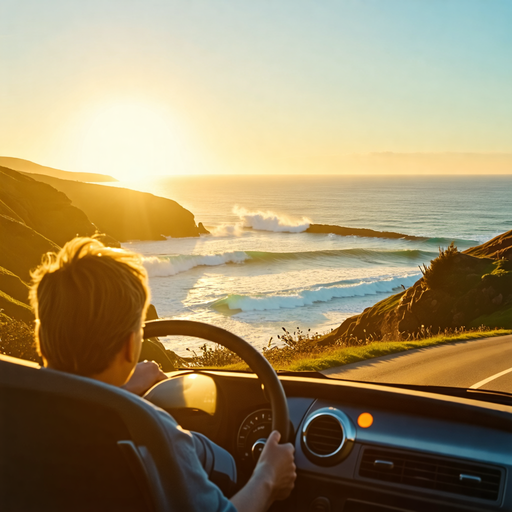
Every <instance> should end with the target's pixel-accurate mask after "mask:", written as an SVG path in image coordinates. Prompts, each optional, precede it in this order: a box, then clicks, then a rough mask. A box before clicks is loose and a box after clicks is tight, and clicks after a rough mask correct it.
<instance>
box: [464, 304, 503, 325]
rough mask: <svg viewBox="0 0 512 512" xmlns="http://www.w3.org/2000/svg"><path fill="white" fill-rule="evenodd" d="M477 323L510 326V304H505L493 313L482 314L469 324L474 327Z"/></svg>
mask: <svg viewBox="0 0 512 512" xmlns="http://www.w3.org/2000/svg"><path fill="white" fill-rule="evenodd" d="M477 325H501V326H503V327H506V328H512V305H511V306H505V307H504V308H502V309H500V310H498V311H495V312H494V313H490V314H488V315H482V316H480V317H478V318H477V319H475V320H474V321H473V322H471V324H470V326H471V327H472V326H475V327H476V326H477Z"/></svg>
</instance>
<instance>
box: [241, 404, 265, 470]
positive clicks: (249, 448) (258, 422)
mask: <svg viewBox="0 0 512 512" xmlns="http://www.w3.org/2000/svg"><path fill="white" fill-rule="evenodd" d="M271 431H272V411H271V410H270V409H260V410H258V411H255V412H252V413H251V414H249V416H247V418H245V419H244V421H242V424H241V425H240V429H239V430H238V437H237V448H238V455H239V457H240V459H241V460H242V461H245V462H247V461H253V460H255V459H254V458H253V457H257V456H259V453H261V444H258V443H257V441H258V440H260V439H266V438H267V437H268V436H269V435H270V432H271ZM255 445H256V446H255ZM253 447H254V450H253ZM253 452H254V453H255V454H256V453H258V455H253Z"/></svg>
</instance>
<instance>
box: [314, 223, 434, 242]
mask: <svg viewBox="0 0 512 512" xmlns="http://www.w3.org/2000/svg"><path fill="white" fill-rule="evenodd" d="M305 232H306V233H333V234H335V235H340V236H361V237H366V238H394V239H402V240H428V239H427V238H425V237H422V236H414V235H403V234H402V233H395V232H394V231H375V230H373V229H365V228H344V227H342V226H333V225H331V224H310V226H309V227H308V228H307V229H306V231H305Z"/></svg>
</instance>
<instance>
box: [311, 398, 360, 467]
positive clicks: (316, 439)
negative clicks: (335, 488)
mask: <svg viewBox="0 0 512 512" xmlns="http://www.w3.org/2000/svg"><path fill="white" fill-rule="evenodd" d="M354 440H355V429H354V426H353V424H352V422H351V421H350V419H349V418H348V416H347V415H346V414H345V413H343V412H342V411H340V410H339V409H335V408H334V407H324V408H323V409H319V410H317V411H315V412H314V413H312V414H311V415H310V416H309V417H308V418H307V419H306V421H305V422H304V427H303V429H302V447H303V449H304V453H305V454H306V455H307V457H308V458H309V459H310V460H311V461H312V462H315V463H316V464H320V465H326V466H327V465H333V464H336V463H338V462H339V461H341V460H343V459H344V458H345V457H346V456H347V455H348V454H349V453H350V450H351V449H352V445H353V443H354Z"/></svg>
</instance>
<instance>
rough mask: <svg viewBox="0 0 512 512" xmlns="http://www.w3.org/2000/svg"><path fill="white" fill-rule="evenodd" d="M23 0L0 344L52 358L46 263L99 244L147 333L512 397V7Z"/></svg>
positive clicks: (3, 34)
mask: <svg viewBox="0 0 512 512" xmlns="http://www.w3.org/2000/svg"><path fill="white" fill-rule="evenodd" d="M7 4H8V5H6V7H5V8H2V11H1V12H2V14H1V15H0V41H2V44H0V46H1V48H0V66H1V67H0V69H2V70H6V71H5V73H3V74H2V80H1V81H0V92H1V94H0V112H1V113H2V114H1V119H2V122H1V123H0V140H1V141H2V150H1V153H2V155H6V156H2V157H0V191H1V201H0V206H1V211H0V215H1V216H2V219H0V220H2V222H4V223H6V225H9V228H8V229H7V228H5V230H4V231H2V239H1V243H2V245H1V248H0V329H1V328H2V325H3V323H5V322H4V320H5V319H4V317H5V318H8V319H12V320H13V321H14V320H16V321H18V320H20V321H22V322H24V325H25V327H24V328H23V329H24V331H23V336H22V335H21V334H20V335H19V336H20V337H22V338H23V343H21V342H20V343H18V342H17V341H16V342H9V343H10V345H12V346H14V345H16V346H15V347H14V348H12V347H11V346H9V347H7V342H6V341H5V340H7V339H8V335H7V334H2V333H1V332H0V342H1V343H2V344H6V345H5V346H4V345H2V346H0V353H6V354H11V355H17V356H20V357H29V356H30V357H31V358H32V360H34V361H40V360H41V358H40V357H39V356H38V355H37V353H36V351H35V348H34V345H33V325H34V324H33V321H34V312H33V309H31V306H30V305H29V300H28V298H27V294H28V292H27V286H26V284H27V283H29V282H30V279H31V277H30V272H31V270H33V269H34V268H35V267H36V266H37V264H38V263H39V262H40V261H41V256H42V254H43V253H46V252H47V251H56V250H57V251H58V249H59V248H60V247H63V246H64V244H65V243H67V242H68V241H69V240H70V239H71V238H73V237H74V236H75V235H76V234H77V233H79V234H80V235H81V236H90V235H93V234H94V233H95V232H97V231H99V232H101V233H103V234H104V235H106V236H104V238H103V241H104V242H105V243H106V244H107V245H108V244H111V245H113V246H116V247H124V248H126V249H130V250H132V251H135V252H138V253H140V254H142V256H143V262H144V266H145V268H146V269H147V272H148V274H149V284H150V288H151V294H152V298H151V301H152V304H153V306H154V309H151V310H150V315H149V319H151V318H156V317H157V316H158V317H160V318H171V319H187V320H196V321H200V322H205V323H208V324H212V325H215V326H219V327H222V328H224V329H227V330H228V331H231V332H233V333H235V334H237V335H239V336H240V337H242V338H243V339H245V340H247V342H249V343H250V344H252V345H253V346H255V347H256V348H257V349H258V350H261V351H262V353H264V355H265V356H266V357H267V358H268V360H269V361H270V362H271V363H272V365H273V366H274V367H275V368H276V369H282V370H289V371H321V372H324V375H327V376H329V377H331V378H343V379H353V380H360V381H372V382H393V383H397V384H417V385H436V386H455V387H460V388H470V387H473V388H474V389H496V390H502V391H511V392H512V341H511V340H512V337H511V333H512V231H510V230H511V229H512V221H511V219H512V194H511V191H512V98H511V90H512V89H511V84H512V66H511V62H512V60H511V55H512V30H511V29H510V20H511V19H512V2H511V1H510V0H495V1H493V2H482V1H481V0H450V1H444V2H432V1H428V0H424V1H423V2H413V1H411V0H386V1H383V0H360V1H350V0H344V1H340V0H322V1H320V2H314V1H302V2H297V1H296V0H279V1H278V2H257V1H249V0H236V1H234V0H232V1H223V2H206V1H204V0H196V1H188V0H174V1H172V2H161V1H160V2H156V1H152V0H148V1H147V2H135V1H131V2H130V1H125V2H120V1H118V0H107V1H105V0H101V1H100V0H89V1H88V2H87V6H88V7H87V9H84V8H83V2H72V1H68V2H62V1H61V0H46V1H45V2H36V1H34V0H24V1H22V0H20V1H18V2H7ZM106 6H107V7H106ZM43 164H44V165H43ZM22 173H23V174H22ZM27 173H28V174H29V176H30V178H28V177H27ZM84 182H86V183H84ZM126 189H131V190H126ZM148 192H149V193H150V194H147V193H148ZM155 196H158V197H155ZM36 199H37V200H36ZM176 202H177V203H176ZM20 223H21V224H20ZM2 226H3V224H2ZM20 226H22V227H23V229H24V231H23V233H22V234H19V233H21V231H20V232H18V230H20V229H22V228H20ZM2 229H3V228H2ZM6 322H7V320H6ZM6 325H7V324H6ZM9 325H11V327H9V329H11V330H13V331H16V333H18V334H19V333H21V332H22V329H21V328H20V327H19V326H18V325H17V324H16V323H12V324H9ZM9 332H10V331H9ZM18 334H16V336H18ZM2 336H3V338H2ZM9 336H10V334H9ZM160 341H161V343H162V345H158V347H157V348H154V350H156V351H158V350H160V351H162V349H167V350H168V351H170V352H163V354H164V356H162V357H163V359H162V360H159V361H158V362H160V363H161V364H163V365H164V363H165V361H167V363H168V364H169V366H167V363H165V369H168V368H175V367H179V366H181V367H186V368H198V367H218V368H226V369H229V368H231V369H241V370H243V369H244V368H245V366H244V364H243V362H241V361H239V360H238V359H237V358H236V357H235V356H234V355H233V354H231V353H229V352H228V351H226V350H223V349H221V348H219V347H216V346H215V345H213V344H205V342H204V341H203V340H197V339H190V338H180V337H175V338H172V339H171V338H162V339H161V340H160ZM145 343H149V342H145ZM155 343H156V342H155ZM6 347H7V348H6ZM19 347H22V348H21V349H20V348H19ZM25 349H26V350H25ZM144 353H146V354H147V355H146V357H147V358H148V359H154V358H156V359H158V357H157V356H155V352H154V351H153V352H152V351H151V350H149V349H148V350H147V351H146V352H144V351H143V354H144ZM27 354H28V355H27ZM162 361H164V363H162ZM163 367H164V366H163Z"/></svg>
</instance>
